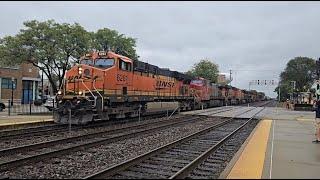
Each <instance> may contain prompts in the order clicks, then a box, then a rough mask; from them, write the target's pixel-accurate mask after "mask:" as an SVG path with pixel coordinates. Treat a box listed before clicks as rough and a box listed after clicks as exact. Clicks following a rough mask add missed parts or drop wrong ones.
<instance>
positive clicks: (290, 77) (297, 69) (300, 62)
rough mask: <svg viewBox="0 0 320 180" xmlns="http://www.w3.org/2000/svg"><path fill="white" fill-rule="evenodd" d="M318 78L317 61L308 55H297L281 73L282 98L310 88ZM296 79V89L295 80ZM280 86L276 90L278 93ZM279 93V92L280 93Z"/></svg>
mask: <svg viewBox="0 0 320 180" xmlns="http://www.w3.org/2000/svg"><path fill="white" fill-rule="evenodd" d="M315 79H316V61H315V60H314V59H312V58H308V57H295V58H293V59H291V60H290V61H289V62H288V63H287V66H286V68H285V70H284V71H283V72H281V74H280V82H279V84H280V91H281V92H280V94H281V97H282V98H281V100H284V99H288V98H289V97H290V93H293V92H300V91H302V92H303V91H304V92H305V91H308V90H310V88H311V86H312V84H313V83H314V80H315ZM292 81H296V86H295V90H294V89H293V82H292ZM278 89H279V86H278V87H277V88H276V89H275V91H274V92H277V93H278ZM278 95H279V94H278Z"/></svg>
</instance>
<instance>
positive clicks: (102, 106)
mask: <svg viewBox="0 0 320 180" xmlns="http://www.w3.org/2000/svg"><path fill="white" fill-rule="evenodd" d="M95 83H96V80H94V81H93V84H92V85H93V88H94V89H95V90H96V91H97V93H98V94H99V96H100V97H101V103H102V105H101V110H102V111H103V108H104V104H103V96H102V95H101V94H100V92H99V91H98V90H97V88H96V86H95Z"/></svg>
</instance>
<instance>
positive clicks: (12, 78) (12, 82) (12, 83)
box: [11, 77, 14, 107]
mask: <svg viewBox="0 0 320 180" xmlns="http://www.w3.org/2000/svg"><path fill="white" fill-rule="evenodd" d="M13 85H14V77H11V107H12V106H13Z"/></svg>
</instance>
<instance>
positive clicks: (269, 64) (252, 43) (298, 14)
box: [0, 2, 320, 97]
mask: <svg viewBox="0 0 320 180" xmlns="http://www.w3.org/2000/svg"><path fill="white" fill-rule="evenodd" d="M0 6H1V11H0V24H1V26H0V37H3V36H6V35H15V34H16V33H17V32H18V31H19V30H20V29H21V28H23V24H22V23H23V22H24V21H26V20H33V19H36V20H40V21H44V20H48V19H54V20H56V21H57V22H60V23H62V22H67V23H74V22H78V23H80V24H81V25H82V26H83V27H85V29H87V30H88V31H96V30H97V29H100V28H105V27H107V28H110V29H115V30H117V31H119V32H120V33H123V34H125V35H128V36H131V37H133V38H136V39H137V53H138V55H139V56H140V60H143V61H147V62H149V63H151V64H154V65H157V66H160V67H168V68H170V69H171V70H178V71H182V72H185V71H187V70H189V69H190V68H191V67H192V65H193V64H194V63H196V62H198V61H199V60H200V59H201V58H209V59H211V60H212V61H213V62H215V63H217V64H218V65H219V69H220V72H222V73H229V70H230V69H231V70H232V71H233V74H232V76H233V78H234V81H233V82H232V83H231V84H232V85H233V86H237V87H240V88H243V89H248V88H249V81H251V80H256V79H260V80H272V79H273V80H276V81H278V79H279V73H280V72H281V71H282V70H283V69H284V68H285V66H286V63H287V62H288V61H289V60H290V59H291V58H294V57H296V56H307V57H311V58H318V57H319V56H320V35H319V34H320V23H319V21H320V3H319V2H0ZM228 76H229V75H228ZM274 88H275V87H262V86H260V87H258V86H251V89H257V90H259V91H264V92H265V93H266V94H267V95H269V96H273V97H275V96H276V94H275V93H273V90H274Z"/></svg>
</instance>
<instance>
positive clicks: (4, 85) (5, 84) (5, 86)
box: [1, 78, 17, 89]
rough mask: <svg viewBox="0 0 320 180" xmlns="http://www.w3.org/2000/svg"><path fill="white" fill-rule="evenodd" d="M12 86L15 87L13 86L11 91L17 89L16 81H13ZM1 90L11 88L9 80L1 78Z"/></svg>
mask: <svg viewBox="0 0 320 180" xmlns="http://www.w3.org/2000/svg"><path fill="white" fill-rule="evenodd" d="M14 84H15V86H13V89H16V88H17V79H14ZM1 88H2V89H11V88H12V81H11V78H2V80H1Z"/></svg>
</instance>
